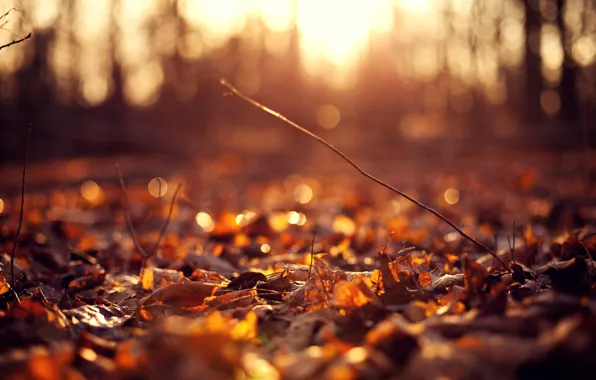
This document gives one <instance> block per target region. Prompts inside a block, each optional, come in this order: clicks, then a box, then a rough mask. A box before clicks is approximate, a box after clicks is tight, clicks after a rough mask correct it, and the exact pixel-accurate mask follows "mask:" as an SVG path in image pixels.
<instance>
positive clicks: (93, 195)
mask: <svg viewBox="0 0 596 380" xmlns="http://www.w3.org/2000/svg"><path fill="white" fill-rule="evenodd" d="M102 195H103V190H102V189H101V187H99V185H98V184H97V183H96V182H94V181H86V182H84V183H83V184H82V185H81V196H82V197H83V198H84V199H85V200H86V201H87V202H91V203H97V202H99V201H101V197H102Z"/></svg>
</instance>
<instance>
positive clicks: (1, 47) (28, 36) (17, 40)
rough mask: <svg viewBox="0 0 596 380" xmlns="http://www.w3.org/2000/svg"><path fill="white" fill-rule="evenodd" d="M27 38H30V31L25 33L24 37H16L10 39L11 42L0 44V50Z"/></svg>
mask: <svg viewBox="0 0 596 380" xmlns="http://www.w3.org/2000/svg"><path fill="white" fill-rule="evenodd" d="M29 38H31V33H29V34H27V35H26V36H25V37H23V38H18V39H16V40H13V41H11V42H9V43H7V44H4V45H1V46H0V50H2V49H6V48H7V47H10V46H12V45H16V44H20V43H21V42H23V41H25V40H28V39H29Z"/></svg>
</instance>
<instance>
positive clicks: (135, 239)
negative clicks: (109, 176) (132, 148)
mask: <svg viewBox="0 0 596 380" xmlns="http://www.w3.org/2000/svg"><path fill="white" fill-rule="evenodd" d="M116 168H117V169H118V178H119V179H120V187H121V188H122V193H123V194H124V217H125V218H126V226H127V227H128V233H129V234H130V237H132V241H133V242H134V243H135V247H136V248H137V250H138V251H139V252H140V253H141V255H143V257H147V252H146V251H145V250H144V249H143V247H142V246H141V244H140V243H139V238H138V237H137V233H136V231H135V228H134V226H133V225H132V221H131V219H130V213H129V212H128V191H127V190H126V184H125V183H124V177H122V170H120V165H118V164H117V165H116Z"/></svg>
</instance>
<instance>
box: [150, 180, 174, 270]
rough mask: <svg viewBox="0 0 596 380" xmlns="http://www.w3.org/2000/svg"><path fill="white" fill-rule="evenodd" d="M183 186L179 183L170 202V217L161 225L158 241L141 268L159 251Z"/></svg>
mask: <svg viewBox="0 0 596 380" xmlns="http://www.w3.org/2000/svg"><path fill="white" fill-rule="evenodd" d="M181 187H182V184H178V186H177V187H176V191H175V192H174V196H173V197H172V202H171V203H170V211H169V212H168V218H167V219H166V221H165V222H164V224H163V226H162V227H161V231H160V232H159V236H158V238H157V241H156V242H155V245H154V246H153V250H152V251H151V253H150V254H149V255H148V256H145V257H144V258H143V263H142V265H141V269H143V268H145V265H146V264H147V261H148V260H149V259H150V258H151V257H153V256H155V254H156V253H157V249H158V248H159V244H160V243H161V240H162V239H163V237H164V235H165V234H166V230H167V229H168V226H169V225H170V221H171V220H172V211H174V205H175V204H176V198H177V197H178V192H179V191H180V188H181ZM160 194H161V192H160Z"/></svg>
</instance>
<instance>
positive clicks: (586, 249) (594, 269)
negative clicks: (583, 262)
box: [579, 241, 596, 275]
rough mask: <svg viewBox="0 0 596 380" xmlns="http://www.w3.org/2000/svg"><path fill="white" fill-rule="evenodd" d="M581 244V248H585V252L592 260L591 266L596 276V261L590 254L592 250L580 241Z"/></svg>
mask: <svg viewBox="0 0 596 380" xmlns="http://www.w3.org/2000/svg"><path fill="white" fill-rule="evenodd" d="M579 244H581V246H582V247H584V250H585V251H586V253H587V254H588V258H590V264H592V265H591V267H592V275H594V273H596V268H594V259H593V258H592V254H591V253H590V250H589V249H588V247H586V244H584V242H583V241H580V242H579Z"/></svg>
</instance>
